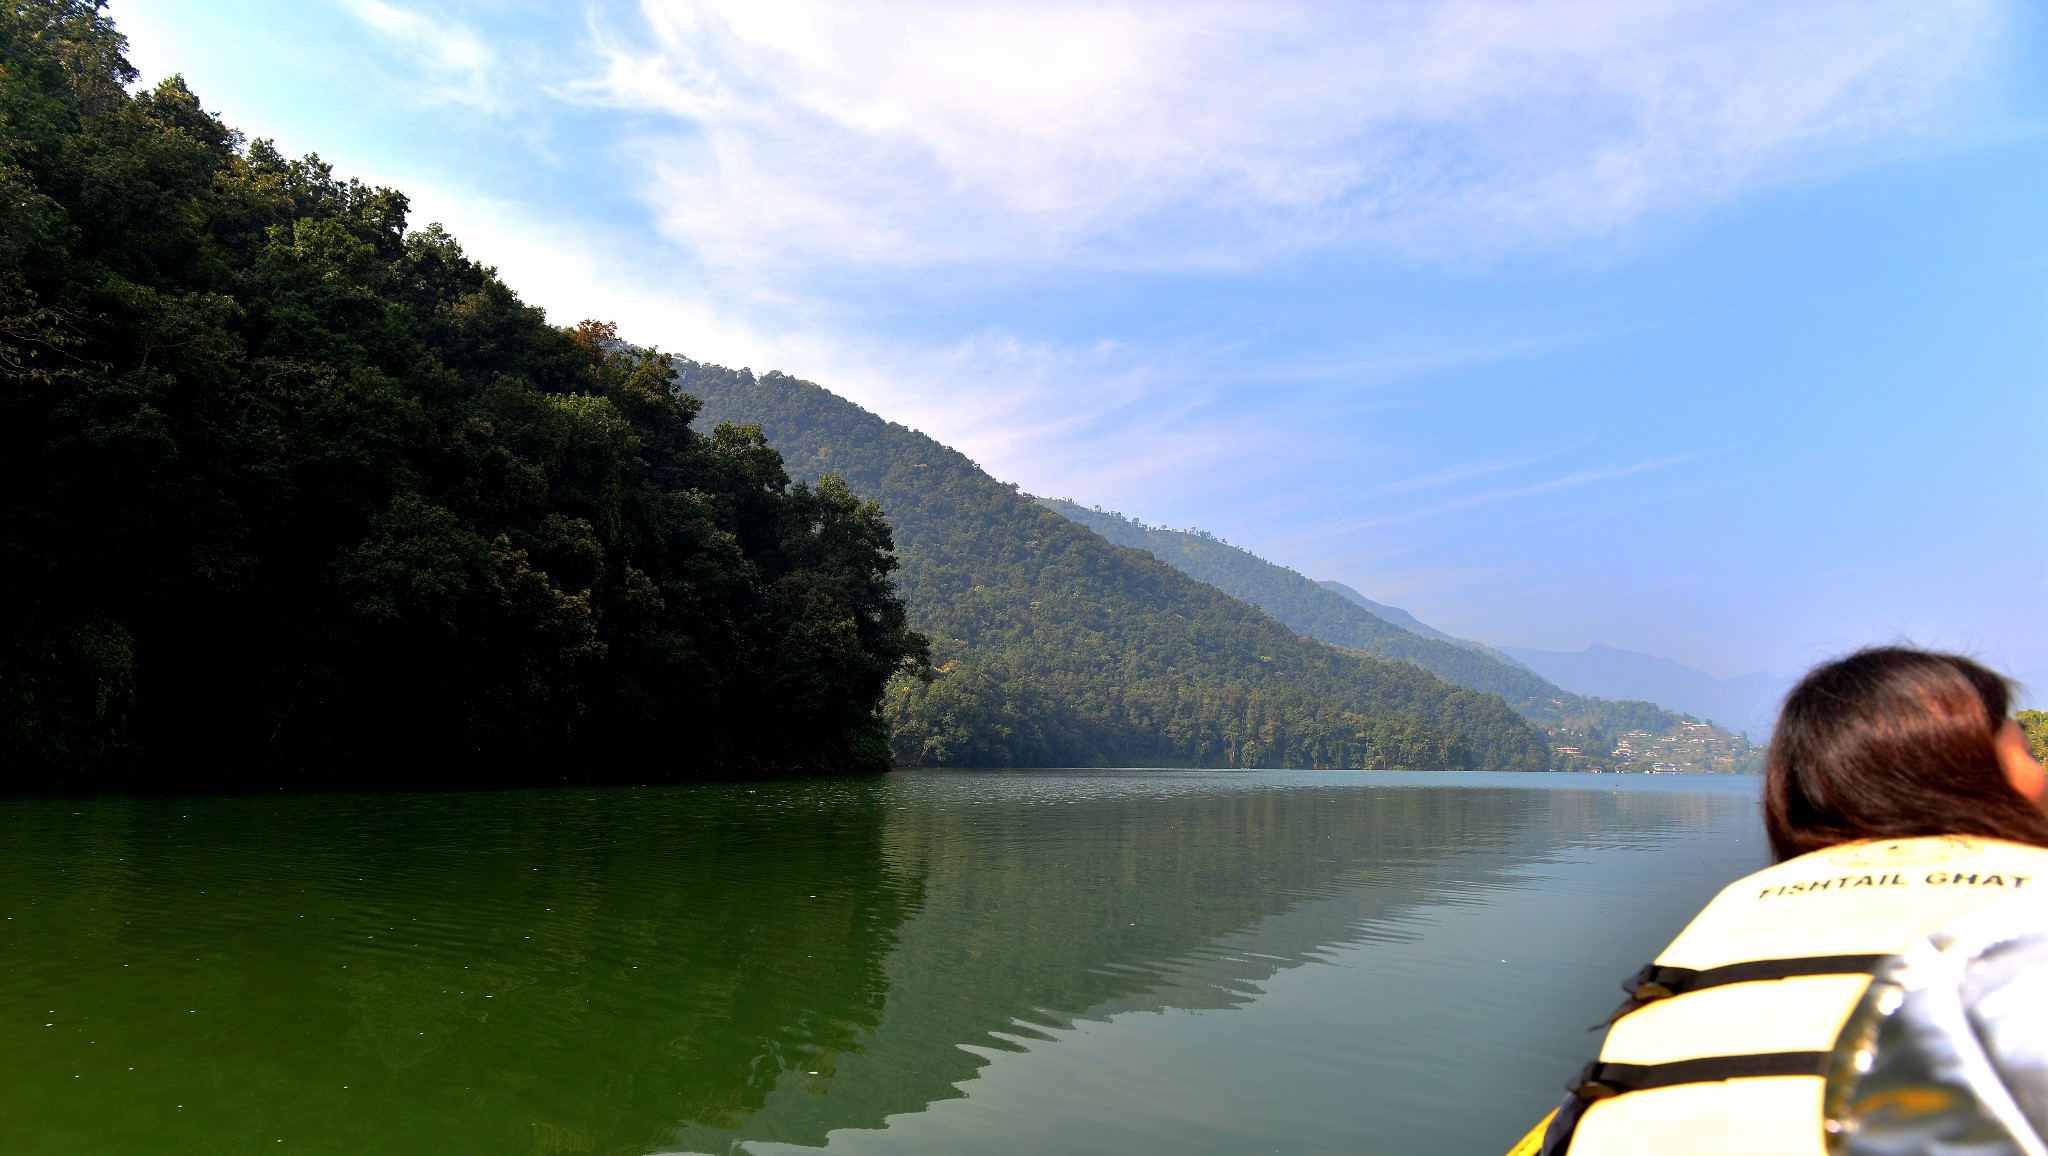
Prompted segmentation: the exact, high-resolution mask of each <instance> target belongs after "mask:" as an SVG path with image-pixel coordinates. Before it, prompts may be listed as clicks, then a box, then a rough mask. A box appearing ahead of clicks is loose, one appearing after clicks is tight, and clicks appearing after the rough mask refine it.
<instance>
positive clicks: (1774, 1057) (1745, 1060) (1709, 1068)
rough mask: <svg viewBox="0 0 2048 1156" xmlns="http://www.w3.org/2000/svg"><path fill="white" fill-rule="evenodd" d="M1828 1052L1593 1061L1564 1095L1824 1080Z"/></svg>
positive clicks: (1581, 1096) (1598, 1095)
mask: <svg viewBox="0 0 2048 1156" xmlns="http://www.w3.org/2000/svg"><path fill="white" fill-rule="evenodd" d="M1828 1055H1829V1053H1827V1052H1758V1053H1755V1054H1752V1055H1744V1056H1701V1057H1700V1058H1698V1059H1695V1060H1673V1061H1671V1062H1670V1063H1668V1064H1614V1063H1607V1062H1605V1061H1603V1060H1594V1061H1593V1062H1592V1063H1590V1064H1587V1065H1586V1066H1585V1067H1583V1068H1580V1069H1579V1074H1578V1075H1576V1076H1573V1077H1572V1078H1571V1079H1570V1081H1568V1082H1567V1083H1566V1084H1565V1086H1564V1087H1565V1091H1567V1092H1570V1093H1571V1094H1572V1095H1574V1096H1576V1097H1578V1098H1579V1099H1581V1100H1604V1099H1606V1098H1608V1097H1609V1096H1619V1095H1621V1094H1622V1093H1623V1092H1645V1091H1648V1090H1650V1089H1651V1088H1670V1087H1674V1086H1676V1085H1679V1084H1712V1083H1716V1082H1718V1081H1721V1080H1749V1079H1758V1078H1761V1077H1764V1076H1825V1075H1827V1071H1828Z"/></svg>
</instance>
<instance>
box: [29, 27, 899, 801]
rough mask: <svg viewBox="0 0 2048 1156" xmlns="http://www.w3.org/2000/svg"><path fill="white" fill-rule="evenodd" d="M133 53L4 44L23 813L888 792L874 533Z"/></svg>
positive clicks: (84, 44) (882, 601)
mask: <svg viewBox="0 0 2048 1156" xmlns="http://www.w3.org/2000/svg"><path fill="white" fill-rule="evenodd" d="M122 50H123V41H122V39H121V37H120V36H119V35H118V34H117V33H116V32H115V31H114V29H113V27H112V26H111V24H110V23H109V21H108V20H107V19H106V17H105V16H104V14H103V13H102V12H101V11H100V9H99V7H98V5H97V4H94V3H85V2H81V0H28V2H17V3H14V4H12V5H10V6H8V7H6V8H0V194H4V195H0V218H4V228H0V374H4V393H0V598H4V600H5V604H6V605H7V607H8V613H7V614H6V616H5V617H4V618H0V767H4V768H5V772H4V774H5V781H6V782H8V783H11V784H13V785H16V786H22V785H43V784H48V783H52V782H59V781H66V780H90V779H99V780H105V779H108V778H109V777H120V778H125V780H126V781H129V782H132V783H137V784H145V785H146V784H157V785H171V784H182V785H190V784H207V785H220V784H236V785H258V784H271V783H276V784H280V785H282V784H285V783H295V782H302V781H308V780H307V779H306V777H305V776H306V774H307V773H308V772H310V773H311V774H312V775H313V778H314V779H315V780H317V779H320V778H323V777H329V778H331V777H345V779H346V781H350V782H357V783H360V782H365V781H371V780H378V781H389V782H403V783H424V782H473V781H479V780H486V779H489V780H502V779H546V780H557V779H561V778H565V777H568V778H584V777H593V776H604V777H630V778H633V779H638V780H652V779H668V778H675V777H679V776H685V775H692V774H702V773H708V772H715V771H720V770H743V769H750V768H758V769H766V768H827V767H834V768H837V767H859V766H866V767H872V766H879V765H885V764H886V761H887V750H886V745H885V743H886V740H885V732H884V728H883V723H882V721H881V719H880V717H879V715H878V714H877V713H876V705H877V703H878V701H879V698H880V695H881V693H882V690H883V688H884V685H885V684H886V683H887V681H888V679H889V678H890V677H891V676H892V674H894V673H895V672H897V671H898V670H899V669H903V668H904V667H906V666H911V667H915V666H916V665H917V664H918V663H919V662H921V660H922V655H923V653H924V643H923V640H922V639H921V638H919V637H918V636H917V635H915V634H913V633H912V632H910V631H909V630H908V628H907V627H906V625H905V620H904V615H903V608H902V604H901V603H900V601H898V599H897V598H896V596H895V594H894V592H893V589H892V587H891V584H890V578H889V571H890V570H891V569H892V568H893V566H894V565H895V563H894V560H893V557H892V555H891V542H890V535H889V529H888V526H887V524H886V523H885V522H884V521H883V519H882V517H881V514H880V511H879V509H878V508H877V507H876V506H874V505H873V504H872V503H868V502H863V501H861V500H859V499H857V498H856V497H854V495H853V494H852V492H851V491H850V490H848V488H847V487H846V486H845V485H844V484H843V483H841V482H839V481H837V480H836V479H831V478H826V479H822V480H820V481H819V482H818V483H817V484H816V485H815V487H812V486H791V485H790V484H789V481H788V478H787V476H786V474H785V473H784V471H783V468H782V464H781V460H780V458H779V456H778V455H777V454H776V452H775V451H774V450H773V449H771V448H770V447H769V446H768V445H767V444H766V442H764V441H763V440H762V438H761V436H760V433H759V431H758V430H753V429H742V428H732V427H722V428H719V429H717V430H715V431H713V432H711V433H709V434H705V433H702V432H699V431H698V430H696V429H693V428H692V425H691V423H692V420H693V419H694V418H695V416H696V413H697V403H696V402H695V401H694V400H693V399H691V398H689V397H687V396H684V395H681V394H679V393H678V392H677V391H676V389H675V365H674V362H673V361H672V359H671V358H670V357H669V356H667V355H665V354H662V353H659V352H657V351H654V350H645V349H636V348H633V347H630V346H627V345H625V344H623V343H621V342H620V341H619V340H618V339H617V336H616V334H615V332H614V331H613V330H612V329H611V328H610V327H609V326H605V325H599V324H595V323H585V324H584V325H583V326H581V327H579V328H577V329H574V330H565V329H560V328H557V327H555V326H552V325H550V324H548V323H547V320H546V319H545V318H544V317H543V315H542V314H541V312H540V310H538V309H535V308H533V307H531V306H528V305H525V304H523V303H522V302H521V301H520V300H519V298H518V297H517V296H516V295H515V294H514V293H513V292H512V290H511V289H510V288H508V287H507V286H506V285H505V284H504V283H503V282H501V281H500V280H498V278H497V277H496V275H495V273H494V272H493V271H492V270H491V269H489V268H486V267H484V266H482V265H479V264H477V263H476V262H475V261H473V260H471V259H470V258H469V257H467V256H466V255H465V254H464V253H463V252H462V249H461V248H460V246H459V245H458V244H457V243H456V242H455V240H454V239H453V238H451V237H449V236H448V235H447V234H445V233H443V232H442V231H441V230H440V229H439V228H438V227H433V226H429V227H428V228H425V229H409V228H408V227H407V219H406V218H407V203H406V199H405V197H404V195H403V194H401V193H399V192H396V191H394V190H391V189H382V188H371V187H368V186H365V185H362V184H360V183H357V182H355V181H343V180H340V179H337V178H336V177H335V176H334V175H333V173H332V172H331V171H330V170H329V168H328V167H327V166H326V165H324V164H322V163H321V162H320V161H319V160H318V158H315V157H309V158H306V159H304V160H297V161H294V160H288V159H286V158H284V157H282V156H281V155H279V154H278V152H277V151H276V150H275V149H274V148H272V147H271V146H270V145H269V144H268V143H266V142H263V141H256V142H254V143H249V144H246V145H245V143H244V141H243V140H242V138H241V137H240V136H239V135H238V134H236V133H235V132H233V131H232V130H230V129H229V128H227V127H226V126H225V125H223V124H222V123H221V122H220V121H219V120H218V119H216V118H215V117H214V116H213V115H212V114H210V113H208V112H207V111H206V110H205V109H203V108H202V107H201V106H200V104H199V101H198V100H197V99H196V98H195V97H194V96H193V95H192V93H191V92H190V91H188V90H187V88H186V87H185V85H184V83H183V81H181V80H179V79H178V78H175V77H174V78H172V79H170V80H167V81H165V82H163V83H162V84H160V85H158V86H157V87H156V88H155V89H154V90H152V91H148V92H144V93H141V94H139V95H132V96H131V95H130V94H129V93H128V91H127V89H126V86H127V85H129V84H131V83H132V82H133V81H134V79H135V77H136V73H135V70H134V69H133V68H131V67H130V66H129V65H128V63H127V62H126V61H125V59H124V58H123V57H122Z"/></svg>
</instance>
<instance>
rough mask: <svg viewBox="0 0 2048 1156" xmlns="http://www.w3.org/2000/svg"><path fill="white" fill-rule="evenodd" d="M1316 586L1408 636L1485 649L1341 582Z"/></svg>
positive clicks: (1327, 582) (1325, 582) (1323, 583)
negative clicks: (1397, 628) (1347, 601)
mask: <svg viewBox="0 0 2048 1156" xmlns="http://www.w3.org/2000/svg"><path fill="white" fill-rule="evenodd" d="M1316 585H1318V586H1320V587H1322V588H1323V589H1325V590H1329V591H1333V592H1335V593H1336V594H1338V595H1340V596H1341V597H1344V598H1347V599H1349V600H1350V601H1351V602H1352V603H1354V604H1356V605H1357V606H1359V607H1361V608H1363V609H1364V610H1365V612H1366V613H1368V614H1371V615H1372V616H1373V617H1375V618H1379V619H1382V620H1384V621H1387V622H1391V623H1393V624H1394V625H1395V626H1398V627H1400V628H1401V629H1403V630H1405V631H1407V632H1408V633H1410V634H1420V635H1421V636H1423V637H1424V638H1436V639H1441V640H1442V641H1444V642H1448V643H1451V644H1452V645H1455V646H1463V647H1468V648H1471V649H1478V650H1483V649H1485V648H1484V647H1483V646H1481V645H1480V644H1479V643H1477V642H1473V641H1471V640H1470V639H1465V638H1453V637H1451V636H1450V635H1448V634H1445V633H1444V632H1443V631H1441V630H1438V629H1437V628H1436V627H1434V626H1431V625H1430V624H1429V623H1427V622H1424V621H1423V620H1421V619H1420V618H1417V617H1415V616H1414V615H1413V614H1410V613H1408V612H1407V611H1406V610H1403V609H1401V608H1400V607H1399V606H1388V605H1385V604H1384V603H1379V602H1374V601H1373V600H1372V599H1370V598H1367V597H1366V596H1365V595H1363V594H1360V593H1359V592H1358V591H1356V590H1353V589H1352V588H1351V587H1349V586H1346V585H1344V584H1343V583H1342V582H1331V581H1328V580H1324V581H1320V582H1317V583H1316Z"/></svg>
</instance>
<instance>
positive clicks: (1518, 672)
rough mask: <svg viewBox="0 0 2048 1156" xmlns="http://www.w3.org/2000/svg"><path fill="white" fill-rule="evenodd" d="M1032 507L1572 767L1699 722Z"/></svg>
mask: <svg viewBox="0 0 2048 1156" xmlns="http://www.w3.org/2000/svg"><path fill="white" fill-rule="evenodd" d="M1040 500H1041V501H1042V502H1044V503H1045V505H1046V506H1047V507H1048V508H1049V509H1052V510H1055V511H1058V512H1059V513H1060V514H1061V515H1062V516H1065V517H1068V518H1071V519H1073V520H1075V521H1077V522H1079V523H1081V524H1082V525H1085V526H1087V527H1088V528H1090V529H1092V530H1094V531H1095V532H1096V533H1098V534H1101V535H1102V536H1103V537H1105V538H1107V539H1109V540H1110V541H1112V542H1115V543H1117V544H1119V545H1123V546H1130V547H1133V548H1135V549H1140V550H1144V551H1146V552H1147V553H1150V554H1152V555H1153V556H1154V557H1157V558H1159V559H1160V560H1161V561H1163V562H1166V563H1167V564H1169V565H1171V566H1173V567H1175V568H1176V569H1179V570H1182V571H1184V572H1186V573H1187V574H1189V575H1191V576H1193V577H1195V578H1199V579H1201V580H1202V581H1204V582H1207V583H1209V584H1210V585H1212V586H1215V587H1216V588H1218V589H1220V590H1222V591H1224V592H1225V593H1227V594H1230V595H1233V596H1235V597H1237V598H1241V599H1243V600H1245V601H1246V602H1249V603H1251V604H1253V605H1255V606H1257V607H1259V608H1261V609H1263V610H1265V611H1266V612H1267V613H1269V614H1271V615H1273V616H1274V617H1275V618H1278V619H1279V620H1280V621H1282V622H1284V623H1286V624H1287V625H1288V626H1289V627H1290V628H1292V629H1293V630H1295V631H1297V632H1299V633H1301V634H1303V635H1305V636H1307V637H1310V638H1315V639H1319V640H1321V641H1323V642H1327V643H1330V644H1331V645H1333V646H1341V647H1345V648H1347V649H1355V650H1363V651H1365V652H1367V653H1370V654H1376V655H1379V656H1381V657H1384V658H1392V659H1397V660H1400V661H1404V662H1413V663H1415V664H1417V665H1419V666H1421V667H1423V668H1424V669H1426V670H1428V671H1429V672H1431V673H1432V674H1435V675H1436V676H1437V677H1439V678H1441V679H1444V680H1445V681H1446V682H1452V683H1456V684H1457V685H1459V686H1465V687H1471V688H1474V689H1478V690H1484V691H1488V692H1490V693H1494V694H1499V695H1501V696H1502V698H1503V699H1505V700H1506V701H1507V703H1508V704H1509V705H1510V706H1512V707H1514V708H1515V710H1516V711H1517V712H1519V713H1520V714H1522V715H1523V716H1524V717H1525V718H1528V719H1529V720H1530V721H1531V722H1533V723H1535V724H1537V725H1538V726H1541V727H1543V728H1544V729H1545V730H1546V731H1547V732H1548V733H1549V734H1550V737H1551V739H1552V740H1553V745H1554V750H1555V752H1556V753H1557V754H1559V755H1562V756H1565V757H1566V759H1567V760H1569V762H1570V763H1571V764H1572V765H1603V763H1604V760H1603V759H1602V756H1603V755H1608V753H1609V752H1611V751H1619V750H1631V748H1630V747H1628V746H1627V745H1626V744H1625V743H1624V742H1623V740H1624V739H1625V738H1628V737H1631V733H1632V732H1634V735H1633V737H1636V738H1644V737H1657V736H1668V735H1673V734H1680V733H1684V734H1686V735H1688V736H1691V737H1689V738H1688V739H1687V742H1688V743H1689V744H1690V743H1691V741H1692V738H1697V737H1700V736H1699V735H1697V734H1696V733H1695V732H1693V731H1687V730H1686V727H1687V724H1689V723H1697V722H1698V721H1699V718H1698V716H1696V715H1691V714H1679V713H1674V712H1673V711H1671V710H1669V709H1667V707H1666V706H1665V705H1660V703H1659V702H1656V701H1650V700H1648V699H1646V698H1643V697H1640V696H1630V697H1628V698H1622V699H1613V700H1610V699H1607V698H1604V697H1599V696H1589V695H1583V694H1580V693H1575V692H1574V691H1571V690H1567V689H1565V688H1563V687H1562V686H1559V685H1557V684H1556V683H1554V682H1552V681H1550V680H1548V679H1546V678H1545V677H1544V676H1543V675H1542V674H1541V673H1540V672H1538V671H1537V670H1534V669H1531V668H1530V667H1529V666H1527V665H1524V664H1523V663H1521V662H1519V661H1517V660H1516V659H1515V658H1513V657H1511V656H1510V655H1508V654H1505V653H1503V652H1501V651H1498V650H1495V649H1494V648H1492V647H1489V646H1486V645H1484V644H1483V643H1478V642H1473V641H1470V640H1468V639H1462V638H1453V637H1452V636H1450V635H1449V634H1446V633H1445V632H1443V631H1441V630H1437V629H1436V628H1434V627H1431V626H1428V625H1427V624H1425V623H1423V622H1421V621H1420V620H1418V619H1416V618H1415V616H1414V615H1412V614H1409V613H1408V612H1407V611H1405V610H1401V609H1399V608H1397V607H1392V606H1384V605H1382V604H1380V603H1377V602H1374V601H1373V600H1371V599H1369V598H1366V597H1365V596H1364V595H1362V594H1359V593H1358V592H1357V591H1356V590H1353V589H1351V588H1350V587H1348V586H1344V585H1343V584H1341V583H1335V582H1320V583H1319V582H1315V581H1312V580H1311V579H1309V578H1307V577H1305V576H1304V575H1302V574H1301V573H1299V572H1298V571H1295V570H1292V569H1289V568H1287V567H1285V566H1281V565H1279V564H1277V563H1274V562H1270V561H1268V560H1266V559H1264V558H1261V557H1259V556H1258V555H1256V554H1253V553H1252V552H1251V551H1249V550H1245V549H1242V548H1241V547H1238V546H1233V545H1231V544H1230V543H1228V542H1226V541H1224V540H1223V539H1221V538H1218V537H1216V536H1215V535H1213V534H1209V533H1207V532H1205V531H1201V530H1174V529H1169V528H1167V527H1164V526H1152V525H1147V524H1146V523H1144V522H1142V521H1139V520H1137V519H1134V518H1129V517H1126V516H1124V515H1122V514H1119V513H1115V512H1112V511H1107V510H1103V509H1100V508H1091V507H1087V506H1082V505H1081V504H1079V503H1078V502H1074V501H1072V500H1070V499H1065V498H1052V499H1040ZM1643 732H1649V733H1648V734H1647V735H1646V734H1644V733H1643ZM1721 739H1722V740H1725V741H1721V742H1719V743H1718V745H1719V746H1720V747H1722V748H1725V750H1724V751H1723V753H1724V754H1725V755H1726V758H1727V760H1728V761H1729V762H1730V764H1731V765H1729V766H1727V767H1726V768H1725V769H1731V770H1732V769H1754V764H1755V757H1754V756H1755V752H1754V751H1753V750H1752V749H1751V748H1750V746H1749V744H1748V743H1747V742H1746V741H1743V740H1741V739H1739V738H1737V737H1735V736H1734V735H1733V733H1732V732H1726V733H1723V734H1722V735H1721ZM1632 753H1639V752H1632ZM1609 757H1612V756H1609ZM1673 757H1674V758H1676V757H1677V756H1673ZM1716 757H1718V756H1706V757H1705V762H1706V763H1707V764H1709V765H1717V766H1718V764H1716V763H1715V761H1714V760H1715V758H1716ZM1688 758H1689V756H1688ZM1620 761H1621V762H1630V761H1632V760H1631V759H1622V760H1620Z"/></svg>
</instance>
